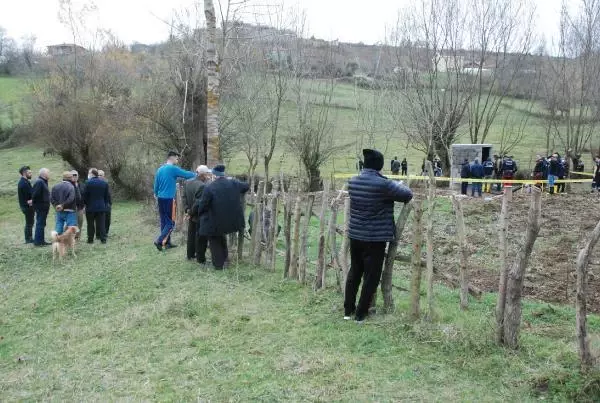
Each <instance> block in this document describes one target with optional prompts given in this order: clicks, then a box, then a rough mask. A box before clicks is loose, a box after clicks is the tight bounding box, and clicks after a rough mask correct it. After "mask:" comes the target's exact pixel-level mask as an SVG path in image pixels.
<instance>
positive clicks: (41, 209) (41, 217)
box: [31, 168, 50, 246]
mask: <svg viewBox="0 0 600 403" xmlns="http://www.w3.org/2000/svg"><path fill="white" fill-rule="evenodd" d="M48 179H50V171H49V170H48V168H42V169H40V174H39V176H38V178H37V179H36V180H35V182H34V184H33V189H32V191H31V204H32V206H33V209H34V210H35V238H34V239H33V244H34V245H35V246H48V245H50V243H48V242H46V241H45V240H44V230H45V229H46V219H47V218H48V211H50V190H49V189H48Z"/></svg>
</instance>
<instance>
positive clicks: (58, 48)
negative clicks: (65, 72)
mask: <svg viewBox="0 0 600 403" xmlns="http://www.w3.org/2000/svg"><path fill="white" fill-rule="evenodd" d="M47 49H48V55H50V56H54V57H56V56H70V55H73V54H75V53H85V52H87V49H86V48H84V47H83V46H79V45H76V44H74V43H62V44H60V45H50V46H48V48H47Z"/></svg>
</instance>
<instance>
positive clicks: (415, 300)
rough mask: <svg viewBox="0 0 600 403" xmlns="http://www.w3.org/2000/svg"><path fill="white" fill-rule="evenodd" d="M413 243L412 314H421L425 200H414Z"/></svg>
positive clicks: (416, 316)
mask: <svg viewBox="0 0 600 403" xmlns="http://www.w3.org/2000/svg"><path fill="white" fill-rule="evenodd" d="M413 210H414V211H415V214H414V215H413V245H412V259H411V271H412V273H411V278H410V316H411V318H412V319H414V320H416V319H419V317H420V316H421V308H420V305H421V304H420V302H421V248H422V246H423V202H422V201H420V200H419V201H413Z"/></svg>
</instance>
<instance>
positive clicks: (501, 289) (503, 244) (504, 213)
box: [496, 193, 509, 344]
mask: <svg viewBox="0 0 600 403" xmlns="http://www.w3.org/2000/svg"><path fill="white" fill-rule="evenodd" d="M508 205H509V200H508V197H507V193H504V195H503V196H502V210H501V211H500V218H499V219H498V227H499V228H498V235H499V238H500V244H499V247H500V248H499V249H500V280H499V282H498V300H497V301H496V343H498V344H504V309H505V308H506V280H507V279H508V269H509V268H508V263H507V261H506V260H507V256H508V244H507V241H506V233H507V232H508V227H507V222H508Z"/></svg>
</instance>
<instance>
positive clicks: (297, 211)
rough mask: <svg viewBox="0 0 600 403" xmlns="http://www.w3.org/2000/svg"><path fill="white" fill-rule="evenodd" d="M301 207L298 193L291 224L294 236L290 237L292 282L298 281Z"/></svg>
mask: <svg viewBox="0 0 600 403" xmlns="http://www.w3.org/2000/svg"><path fill="white" fill-rule="evenodd" d="M301 207H302V197H301V196H300V193H298V195H297V196H296V203H295V205H294V216H293V218H292V222H293V223H294V227H293V228H294V235H293V237H292V251H291V252H292V256H291V261H290V277H291V278H293V279H294V280H296V279H298V259H299V256H298V255H299V253H300V218H301Z"/></svg>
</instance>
